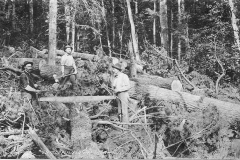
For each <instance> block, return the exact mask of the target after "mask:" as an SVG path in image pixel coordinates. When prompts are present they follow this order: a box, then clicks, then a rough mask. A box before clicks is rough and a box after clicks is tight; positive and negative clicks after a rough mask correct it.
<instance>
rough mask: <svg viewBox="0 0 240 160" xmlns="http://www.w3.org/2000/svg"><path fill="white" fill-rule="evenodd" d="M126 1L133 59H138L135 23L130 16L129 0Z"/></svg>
mask: <svg viewBox="0 0 240 160" xmlns="http://www.w3.org/2000/svg"><path fill="white" fill-rule="evenodd" d="M126 1H127V8H128V18H129V22H130V25H131V36H132V44H133V51H134V55H135V60H137V61H140V56H139V51H138V43H137V38H136V32H135V25H134V21H133V16H132V9H131V5H130V0H126Z"/></svg>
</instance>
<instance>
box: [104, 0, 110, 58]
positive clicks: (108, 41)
mask: <svg viewBox="0 0 240 160" xmlns="http://www.w3.org/2000/svg"><path fill="white" fill-rule="evenodd" d="M102 7H103V14H104V15H105V18H106V14H107V12H106V11H105V7H104V2H103V0H102ZM104 21H105V25H106V36H107V43H108V51H109V57H112V51H111V44H110V40H109V35H108V24H107V20H104Z"/></svg>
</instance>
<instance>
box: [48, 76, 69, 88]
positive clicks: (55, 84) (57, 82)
mask: <svg viewBox="0 0 240 160" xmlns="http://www.w3.org/2000/svg"><path fill="white" fill-rule="evenodd" d="M71 75H73V73H71V74H66V75H64V76H60V77H57V75H56V74H54V75H53V78H54V80H55V83H54V84H53V85H52V87H53V88H54V89H55V90H57V89H58V87H59V80H58V79H60V78H64V77H67V76H71Z"/></svg>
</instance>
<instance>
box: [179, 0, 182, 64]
mask: <svg viewBox="0 0 240 160" xmlns="http://www.w3.org/2000/svg"><path fill="white" fill-rule="evenodd" d="M181 14H182V13H181V0H178V25H179V26H180V25H181ZM178 62H179V64H181V38H180V35H178Z"/></svg>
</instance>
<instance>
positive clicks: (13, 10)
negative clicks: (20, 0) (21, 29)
mask: <svg viewBox="0 0 240 160" xmlns="http://www.w3.org/2000/svg"><path fill="white" fill-rule="evenodd" d="M12 28H13V30H15V28H16V2H15V0H12Z"/></svg>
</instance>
